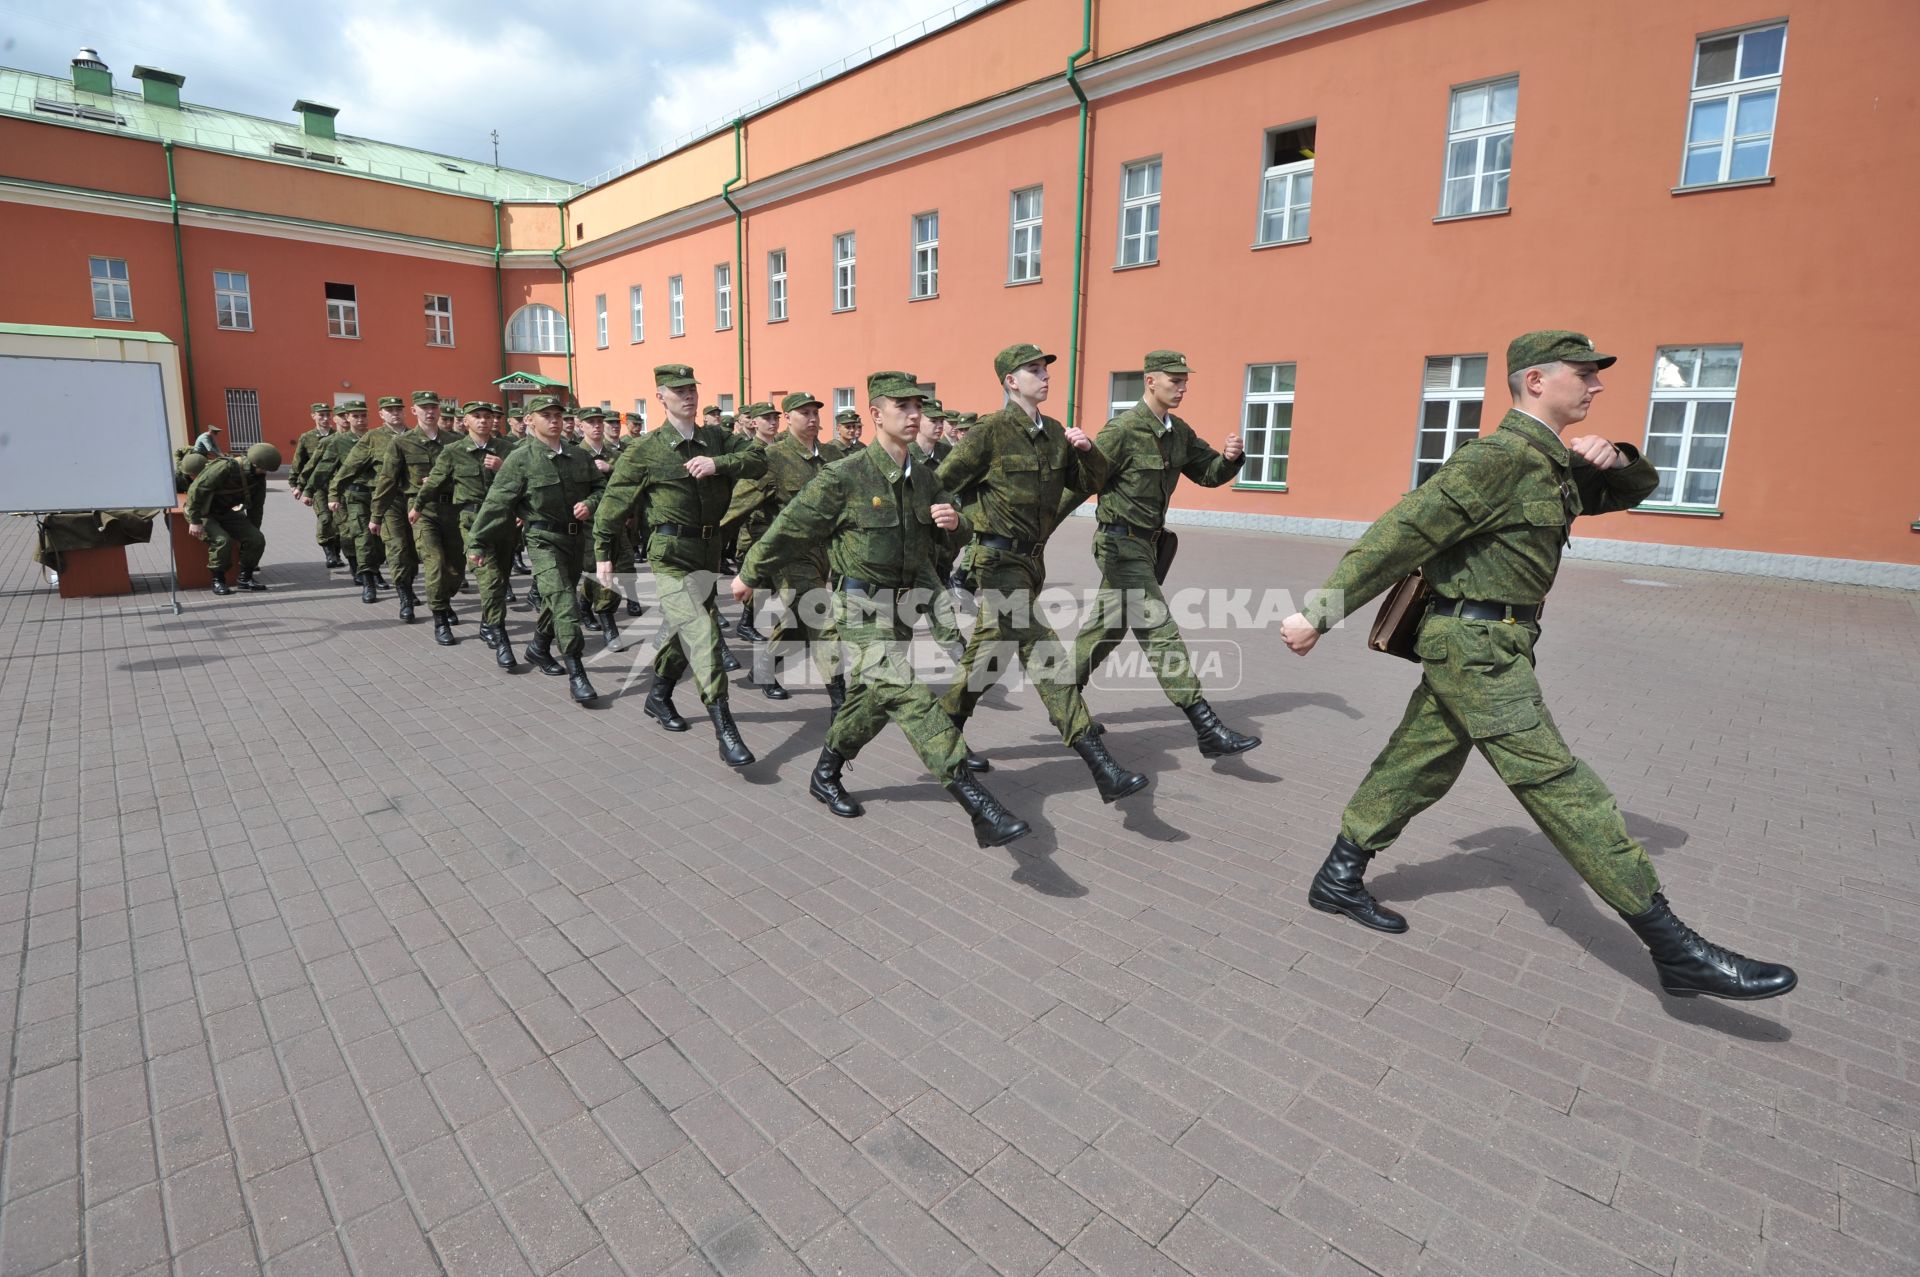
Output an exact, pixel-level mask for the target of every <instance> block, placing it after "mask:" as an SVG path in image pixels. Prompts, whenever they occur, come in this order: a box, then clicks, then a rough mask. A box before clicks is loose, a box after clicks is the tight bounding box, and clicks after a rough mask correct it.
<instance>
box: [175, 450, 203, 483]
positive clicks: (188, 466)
mask: <svg viewBox="0 0 1920 1277" xmlns="http://www.w3.org/2000/svg"><path fill="white" fill-rule="evenodd" d="M206 468H207V454H206V453H204V452H189V453H188V454H187V455H186V456H184V457H182V458H180V473H181V474H184V475H185V476H187V478H189V479H191V478H193V477H194V476H195V475H197V474H199V473H200V472H201V471H202V470H205V469H206Z"/></svg>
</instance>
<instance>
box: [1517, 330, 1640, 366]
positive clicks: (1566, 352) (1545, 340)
mask: <svg viewBox="0 0 1920 1277" xmlns="http://www.w3.org/2000/svg"><path fill="white" fill-rule="evenodd" d="M1616 358H1617V357H1616V356H1614V355H1603V354H1601V353H1600V352H1599V351H1597V350H1595V349H1594V348H1593V343H1592V342H1590V341H1588V340H1587V335H1586V334H1585V333H1576V332H1572V331H1570V330H1568V329H1565V328H1541V329H1536V330H1535V331H1533V332H1530V333H1521V334H1520V335H1519V336H1518V337H1515V338H1514V339H1513V340H1512V341H1510V342H1508V343H1507V375H1508V376H1512V375H1513V374H1514V373H1517V372H1519V371H1520V370H1521V369H1522V368H1532V367H1535V366H1536V365H1539V364H1551V363H1568V364H1593V365H1594V366H1596V367H1599V368H1611V367H1612V366H1613V365H1614V363H1615V361H1616Z"/></svg>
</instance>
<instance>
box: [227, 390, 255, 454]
mask: <svg viewBox="0 0 1920 1277" xmlns="http://www.w3.org/2000/svg"><path fill="white" fill-rule="evenodd" d="M259 442H260V392H259V391H258V390H233V389H229V390H228V391H227V449H228V451H230V452H244V451H246V450H247V449H248V448H250V447H252V446H253V445H254V444H256V443H259Z"/></svg>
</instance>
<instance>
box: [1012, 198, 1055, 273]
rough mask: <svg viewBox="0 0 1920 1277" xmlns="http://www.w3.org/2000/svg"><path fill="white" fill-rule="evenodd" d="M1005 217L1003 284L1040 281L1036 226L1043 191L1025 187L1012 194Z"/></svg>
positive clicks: (1044, 203) (1042, 209)
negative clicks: (1005, 272) (1005, 246)
mask: <svg viewBox="0 0 1920 1277" xmlns="http://www.w3.org/2000/svg"><path fill="white" fill-rule="evenodd" d="M1009 202H1010V204H1011V208H1010V209H1009V210H1008V214H1007V282H1008V283H1009V284H1031V283H1035V282H1036V281H1038V280H1039V278H1040V223H1041V215H1042V213H1044V212H1045V205H1046V199H1045V191H1044V189H1043V188H1041V187H1038V186H1029V187H1026V188H1025V189H1023V190H1018V191H1015V192H1014V193H1013V195H1012V197H1011V199H1010V201H1009Z"/></svg>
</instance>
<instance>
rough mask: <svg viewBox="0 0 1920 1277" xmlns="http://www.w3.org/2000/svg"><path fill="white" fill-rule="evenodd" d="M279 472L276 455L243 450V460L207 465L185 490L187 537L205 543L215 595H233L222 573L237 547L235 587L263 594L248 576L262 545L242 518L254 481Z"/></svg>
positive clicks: (266, 449) (258, 447)
mask: <svg viewBox="0 0 1920 1277" xmlns="http://www.w3.org/2000/svg"><path fill="white" fill-rule="evenodd" d="M279 468H280V450H279V449H278V448H276V447H274V446H273V445H272V444H270V443H256V444H254V445H253V446H252V447H251V448H248V449H247V455H246V458H245V459H244V460H236V459H235V458H233V457H213V458H210V459H208V460H207V462H206V463H205V465H204V466H203V467H202V468H201V470H200V473H199V475H198V476H197V477H196V478H195V479H194V481H193V483H192V484H191V485H190V486H189V487H188V488H187V500H186V512H187V535H189V536H192V537H195V538H197V539H199V540H202V541H205V542H206V543H207V568H208V570H209V571H211V572H212V573H213V592H214V593H215V594H232V593H233V590H232V589H229V588H228V586H227V569H228V568H229V567H232V566H233V559H234V550H235V547H236V546H237V547H238V549H239V557H240V576H239V578H238V580H236V581H235V583H234V584H235V585H236V586H238V587H239V588H240V589H242V590H252V591H259V590H264V589H266V588H267V587H266V586H264V585H262V584H261V583H260V582H258V581H256V580H254V576H253V574H254V572H255V571H257V570H258V569H259V567H260V555H261V554H262V553H263V552H264V551H265V550H266V548H267V539H266V538H265V537H263V536H261V535H260V529H259V528H257V527H255V526H254V524H253V521H252V520H250V519H248V518H247V493H248V490H249V487H250V485H251V484H252V481H253V476H254V475H256V474H265V473H266V472H267V471H269V470H278V469H279Z"/></svg>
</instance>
